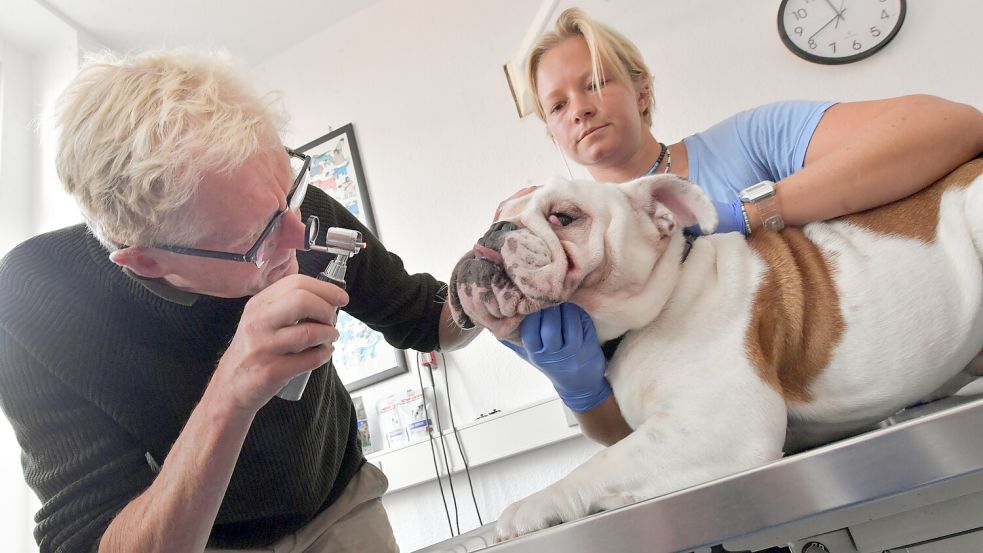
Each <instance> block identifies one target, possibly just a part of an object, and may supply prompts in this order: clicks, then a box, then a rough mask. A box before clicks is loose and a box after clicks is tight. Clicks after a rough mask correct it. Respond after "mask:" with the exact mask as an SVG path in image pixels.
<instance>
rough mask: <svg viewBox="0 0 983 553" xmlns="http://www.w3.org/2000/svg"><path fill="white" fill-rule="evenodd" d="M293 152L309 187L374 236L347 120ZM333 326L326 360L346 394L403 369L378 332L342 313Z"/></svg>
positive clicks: (399, 357)
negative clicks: (306, 166)
mask: <svg viewBox="0 0 983 553" xmlns="http://www.w3.org/2000/svg"><path fill="white" fill-rule="evenodd" d="M297 151H298V152H302V153H305V154H307V155H309V156H311V186H316V187H318V188H320V189H321V190H324V191H325V192H327V193H328V195H329V196H331V197H332V198H334V199H335V200H337V201H338V203H340V204H341V205H343V206H345V209H347V210H348V211H349V212H350V213H352V214H353V215H355V216H356V217H358V220H359V221H361V222H362V224H364V225H365V226H366V227H368V228H369V230H371V231H372V232H373V233H375V234H376V235H377V236H378V231H377V230H376V225H375V216H374V215H373V213H372V204H371V203H370V202H369V193H368V189H367V188H366V184H365V175H364V173H363V171H362V160H361V159H360V158H359V155H358V144H357V143H356V142H355V131H354V128H353V127H352V124H351V123H349V124H347V125H345V126H343V127H341V128H338V129H335V130H333V131H331V132H329V133H328V134H326V135H324V136H322V137H320V138H318V139H316V140H313V141H311V142H309V143H307V144H305V145H303V146H301V147H300V148H297ZM335 326H336V327H337V329H338V332H339V333H340V334H341V337H340V338H339V339H338V341H337V342H335V344H334V348H335V349H334V355H333V357H332V359H333V361H334V366H335V370H336V371H338V376H339V377H340V378H341V381H342V382H343V383H344V384H345V388H346V389H347V390H348V391H349V392H351V391H354V390H358V389H360V388H364V387H366V386H368V385H370V384H375V383H376V382H379V381H382V380H385V379H387V378H390V377H393V376H396V375H398V374H401V373H404V372H406V371H407V370H408V369H407V364H406V357H405V355H404V354H403V351H402V350H398V349H396V348H394V347H392V346H391V345H389V343H388V342H386V340H385V338H383V337H382V334H380V333H379V332H376V331H374V330H372V329H371V328H369V327H368V326H366V325H365V324H363V323H362V322H361V321H359V320H358V319H356V318H354V317H352V316H350V315H348V313H346V312H345V311H339V312H338V321H337V322H336V323H335Z"/></svg>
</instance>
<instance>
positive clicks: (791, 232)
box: [745, 228, 845, 402]
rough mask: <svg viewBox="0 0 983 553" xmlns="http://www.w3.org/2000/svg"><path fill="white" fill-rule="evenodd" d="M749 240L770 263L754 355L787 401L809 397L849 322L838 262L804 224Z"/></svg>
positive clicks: (757, 313) (752, 340) (759, 298)
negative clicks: (835, 271) (835, 269)
mask: <svg viewBox="0 0 983 553" xmlns="http://www.w3.org/2000/svg"><path fill="white" fill-rule="evenodd" d="M748 244H749V245H750V246H751V248H752V249H753V250H754V251H755V252H757V253H758V255H759V256H761V258H762V259H763V260H764V261H765V263H766V264H767V269H766V273H765V278H764V282H763V283H762V285H761V287H760V288H759V289H758V292H757V294H756V295H755V298H754V304H753V306H752V313H751V322H750V325H749V327H748V332H747V339H746V344H745V347H746V348H747V353H748V356H749V358H750V359H751V361H752V362H753V363H754V366H755V368H757V370H758V372H759V374H760V375H761V377H762V378H763V379H764V380H765V381H766V382H768V384H769V385H771V386H772V387H773V388H775V389H776V390H778V391H779V392H780V393H781V394H782V396H784V397H785V399H786V401H799V402H806V401H809V400H810V399H811V394H810V392H809V387H810V385H811V384H812V382H813V381H814V380H815V379H816V376H817V375H818V374H819V372H820V371H821V370H822V368H823V367H825V366H826V365H828V364H829V361H830V358H831V357H832V352H833V348H834V347H836V345H837V344H838V343H839V341H840V338H841V337H842V335H843V331H844V328H845V324H844V322H843V317H842V315H841V313H840V303H839V296H838V295H837V293H836V286H835V284H834V283H833V278H832V274H831V272H832V268H831V267H830V264H829V263H828V261H827V260H826V259H825V258H824V257H823V255H822V253H821V252H820V251H819V249H818V248H817V247H816V245H815V244H813V243H812V242H811V241H810V240H809V239H808V238H806V237H805V234H803V232H802V231H801V230H800V229H798V228H788V229H785V230H783V231H781V232H762V233H758V234H754V235H752V236H751V238H750V240H748Z"/></svg>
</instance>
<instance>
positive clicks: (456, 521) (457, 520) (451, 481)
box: [417, 357, 463, 535]
mask: <svg viewBox="0 0 983 553" xmlns="http://www.w3.org/2000/svg"><path fill="white" fill-rule="evenodd" d="M417 362H418V363H419V357H417ZM427 371H428V372H429V373H430V384H432V385H433V388H434V420H436V421H437V435H438V436H440V445H441V446H443V449H444V451H443V453H444V466H445V467H447V483H448V486H449V487H450V489H451V501H452V502H453V503H454V524H455V525H456V526H457V535H461V519H460V516H459V509H458V507H457V494H456V493H454V471H452V470H451V463H450V460H449V459H448V458H447V441H446V438H444V429H443V428H442V427H441V425H440V406H439V405H437V401H436V400H437V394H436V390H437V382H436V381H435V380H434V379H433V368H431V367H427ZM421 386H422V384H421ZM448 404H450V401H448ZM424 407H426V404H424ZM462 457H463V455H462Z"/></svg>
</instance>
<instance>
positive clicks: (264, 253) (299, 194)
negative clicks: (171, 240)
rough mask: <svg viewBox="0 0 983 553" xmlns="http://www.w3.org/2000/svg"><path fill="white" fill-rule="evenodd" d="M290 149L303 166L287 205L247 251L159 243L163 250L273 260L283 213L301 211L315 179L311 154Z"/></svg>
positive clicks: (253, 260) (250, 260)
mask: <svg viewBox="0 0 983 553" xmlns="http://www.w3.org/2000/svg"><path fill="white" fill-rule="evenodd" d="M286 150H287V155H289V156H290V157H291V167H293V166H295V165H296V164H300V169H299V170H298V171H297V178H295V179H294V182H293V184H292V185H291V186H290V191H289V192H288V193H287V207H285V208H284V209H282V210H281V211H279V212H278V213H277V214H276V215H274V216H273V219H272V220H271V221H270V222H269V224H267V225H266V228H264V229H263V232H262V233H260V235H259V238H258V239H257V240H256V243H255V244H253V246H252V247H251V248H249V250H248V251H247V252H246V253H230V252H220V251H215V250H203V249H199V248H187V247H184V246H169V245H163V246H155V247H156V248H158V249H161V250H166V251H169V252H174V253H179V254H183V255H193V256H197V257H210V258H212V259H226V260H228V261H242V262H246V263H255V264H256V266H257V267H259V268H262V267H263V265H265V264H266V262H267V261H269V260H270V257H271V255H272V254H273V252H274V250H276V247H275V246H276V241H275V240H267V239H268V238H269V237H270V236H271V235H273V234H274V233H276V231H278V230H279V229H280V225H281V224H283V216H284V215H286V214H287V211H292V212H294V213H298V212H299V211H300V205H301V204H302V203H304V197H306V196H307V187H308V185H309V184H310V182H311V171H310V169H311V156H309V155H306V154H301V153H299V152H295V151H293V150H291V149H290V148H287V149H286ZM315 228H316V227H315ZM315 232H316V230H315Z"/></svg>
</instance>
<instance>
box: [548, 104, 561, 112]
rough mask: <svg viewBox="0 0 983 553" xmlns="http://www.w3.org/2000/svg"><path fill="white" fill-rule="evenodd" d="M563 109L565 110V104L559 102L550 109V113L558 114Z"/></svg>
mask: <svg viewBox="0 0 983 553" xmlns="http://www.w3.org/2000/svg"><path fill="white" fill-rule="evenodd" d="M561 109H563V103H562V102H558V103H556V104H553V107H551V108H550V113H556V112H558V111H560V110H561Z"/></svg>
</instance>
